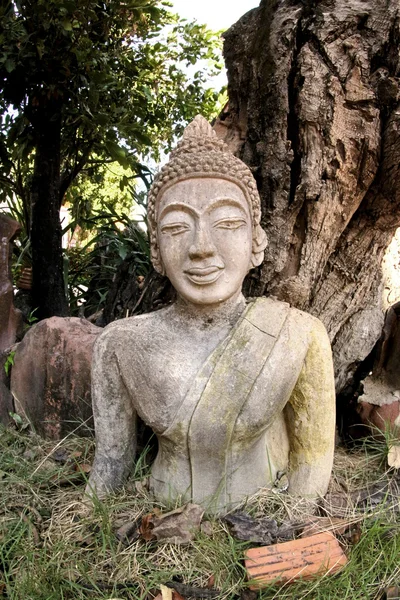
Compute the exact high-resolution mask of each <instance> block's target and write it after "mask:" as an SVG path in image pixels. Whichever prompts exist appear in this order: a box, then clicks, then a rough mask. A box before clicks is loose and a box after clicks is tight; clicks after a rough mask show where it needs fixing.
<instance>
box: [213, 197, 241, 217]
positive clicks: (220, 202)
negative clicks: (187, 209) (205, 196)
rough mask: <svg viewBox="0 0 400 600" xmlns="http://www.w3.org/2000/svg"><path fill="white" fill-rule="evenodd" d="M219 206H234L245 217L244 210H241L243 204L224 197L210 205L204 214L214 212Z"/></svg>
mask: <svg viewBox="0 0 400 600" xmlns="http://www.w3.org/2000/svg"><path fill="white" fill-rule="evenodd" d="M220 206H234V207H235V208H238V209H239V210H240V211H241V212H242V213H244V214H245V215H247V213H246V211H245V209H244V208H243V204H242V203H241V202H239V201H238V200H235V199H234V198H226V197H223V198H216V199H215V200H214V201H213V202H212V203H211V204H210V206H208V207H207V210H206V212H211V211H212V210H215V209H216V208H219V207H220Z"/></svg>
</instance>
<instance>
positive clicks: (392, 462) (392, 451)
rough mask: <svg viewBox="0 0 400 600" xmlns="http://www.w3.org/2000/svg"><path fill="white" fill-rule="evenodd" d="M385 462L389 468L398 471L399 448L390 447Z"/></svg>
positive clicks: (399, 467) (399, 464)
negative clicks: (386, 461)
mask: <svg viewBox="0 0 400 600" xmlns="http://www.w3.org/2000/svg"><path fill="white" fill-rule="evenodd" d="M387 460H388V465H389V467H393V468H394V469H400V446H390V448H389V452H388V458H387Z"/></svg>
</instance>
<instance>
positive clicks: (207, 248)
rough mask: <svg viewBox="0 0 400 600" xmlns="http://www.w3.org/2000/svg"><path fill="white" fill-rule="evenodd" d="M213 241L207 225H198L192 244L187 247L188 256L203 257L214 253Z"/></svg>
mask: <svg viewBox="0 0 400 600" xmlns="http://www.w3.org/2000/svg"><path fill="white" fill-rule="evenodd" d="M215 252H216V249H215V246H214V242H213V240H212V237H211V235H210V232H209V230H208V228H207V227H198V228H197V229H196V232H195V237H194V240H193V243H192V245H191V246H190V248H189V257H190V258H205V257H207V256H212V255H213V254H215Z"/></svg>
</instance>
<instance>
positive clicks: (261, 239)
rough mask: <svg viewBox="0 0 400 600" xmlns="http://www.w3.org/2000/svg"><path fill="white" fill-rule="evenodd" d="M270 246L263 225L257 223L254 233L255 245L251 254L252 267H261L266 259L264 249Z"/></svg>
mask: <svg viewBox="0 0 400 600" xmlns="http://www.w3.org/2000/svg"><path fill="white" fill-rule="evenodd" d="M267 246H268V239H267V234H266V233H265V231H264V229H263V228H262V227H261V225H257V228H256V230H255V231H254V234H253V247H252V255H251V261H250V263H251V269H254V267H259V266H260V265H261V263H262V261H263V260H264V250H265V248H266V247H267Z"/></svg>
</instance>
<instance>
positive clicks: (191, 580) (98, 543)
mask: <svg viewBox="0 0 400 600" xmlns="http://www.w3.org/2000/svg"><path fill="white" fill-rule="evenodd" d="M54 448H55V445H54V443H53V444H52V443H50V442H45V441H43V440H42V439H41V438H38V437H37V436H35V435H34V434H32V433H30V432H28V431H23V432H18V431H15V430H12V429H7V430H6V429H0V598H1V596H2V595H3V596H4V597H5V598H8V599H10V600H29V599H32V600H53V599H54V600H60V599H62V600H69V599H73V600H79V599H86V598H93V599H96V600H102V599H104V600H105V599H110V598H121V599H122V598H126V599H128V600H129V599H132V600H133V599H134V600H147V599H148V598H152V597H153V596H154V594H155V593H156V591H157V590H159V586H160V584H165V583H167V582H168V581H171V580H173V579H174V578H175V579H176V580H178V581H180V582H181V583H184V584H188V585H191V586H194V587H206V586H207V584H208V582H209V581H210V578H211V577H212V578H213V581H214V583H213V586H214V587H215V588H217V589H218V590H219V596H218V597H219V598H221V599H222V600H223V599H232V600H233V599H237V598H241V597H243V598H244V597H245V595H244V592H245V590H246V589H247V586H246V575H245V571H244V567H243V551H244V550H245V549H246V548H248V547H250V546H251V545H252V544H250V543H247V542H240V541H238V540H236V539H234V538H233V537H232V536H231V535H230V534H229V531H228V528H227V526H226V524H224V523H223V522H222V521H220V520H218V519H214V520H212V521H211V526H212V535H206V534H204V533H201V532H200V533H199V534H198V535H197V537H196V539H195V540H194V541H193V542H192V543H191V544H188V545H186V546H174V545H171V544H161V543H153V542H151V543H149V542H148V543H145V542H144V541H142V540H138V541H135V542H134V543H132V544H131V545H129V546H126V545H124V544H123V543H122V542H120V541H118V539H117V538H116V536H115V531H116V530H117V529H118V527H120V526H121V525H123V524H124V523H127V522H132V521H134V520H136V519H139V518H140V517H141V516H142V515H144V514H146V513H148V512H151V511H152V509H154V507H155V506H156V503H155V502H154V501H153V500H152V499H151V497H149V496H148V495H147V493H146V492H145V491H144V490H143V489H142V488H141V487H140V486H137V485H136V482H137V481H140V480H141V479H142V478H143V477H144V476H145V474H146V465H145V462H146V461H145V459H142V461H141V463H140V464H139V467H138V469H137V472H136V473H135V475H134V476H133V477H132V478H131V480H130V481H129V483H128V484H127V486H126V488H125V490H124V492H121V493H120V494H119V495H117V496H115V497H111V498H109V499H108V500H107V502H106V503H104V504H98V505H96V506H95V507H94V509H92V510H90V509H88V507H87V505H86V504H84V503H82V495H83V490H84V486H85V480H86V477H87V475H85V465H87V464H90V462H91V460H92V458H93V451H94V444H93V441H92V440H91V439H82V438H76V437H69V438H68V439H66V440H65V441H64V442H63V443H62V444H60V445H59V446H58V447H57V449H56V451H55V452H53V450H54ZM386 452H387V450H386V445H385V444H384V443H382V444H378V445H376V444H375V446H374V447H363V448H358V449H357V450H354V451H352V452H351V453H347V452H345V451H344V450H342V449H338V450H337V452H336V458H335V468H334V474H333V477H332V481H331V485H330V495H329V496H328V497H327V499H326V500H325V501H321V502H322V504H323V508H324V511H325V514H326V513H328V514H329V512H331V514H332V515H337V514H339V513H340V514H341V516H343V517H344V518H346V519H349V520H352V521H353V522H355V523H359V525H358V529H357V531H358V533H357V535H356V536H355V537H354V539H343V540H342V542H343V543H344V545H345V547H346V552H347V553H348V556H349V559H350V560H349V563H348V565H347V567H346V568H345V569H344V570H343V571H342V572H341V573H340V574H338V575H335V576H333V577H322V578H319V579H318V580H316V581H311V582H310V581H308V582H297V583H293V584H290V585H286V586H270V587H268V588H265V589H264V590H262V591H260V592H259V593H258V598H260V599H273V598H279V599H284V598H293V599H294V598H295V599H296V600H301V599H303V598H308V599H313V600H314V599H315V600H317V599H318V600H319V599H321V600H322V599H323V600H328V599H329V600H336V599H337V600H345V599H350V598H351V599H352V600H356V599H363V600H365V599H371V600H375V599H376V600H377V599H378V598H379V597H380V596H381V593H382V591H383V590H384V588H386V587H387V586H389V585H395V584H399V583H400V520H399V498H398V496H397V495H396V493H397V492H396V493H395V491H396V490H397V487H396V486H397V479H396V472H394V471H392V472H387V471H386V470H385V456H386ZM388 482H390V486H391V487H390V493H389V492H388V493H387V494H386V495H385V492H383V493H382V491H381V492H380V493H379V494H378V495H377V496H376V497H375V499H374V490H375V489H376V486H377V485H378V487H379V485H380V484H382V486H383V487H382V489H384V486H385V485H387V484H388ZM369 485H370V486H372V487H371V497H370V498H368V497H367V498H365V501H364V504H363V509H362V510H361V509H360V508H358V507H357V506H356V501H355V500H354V499H355V498H356V495H355V490H360V489H365V488H366V487H368V486H369ZM382 494H383V495H382ZM340 496H342V497H343V496H344V497H347V499H348V503H347V505H346V506H343V507H340V506H338V505H335V503H334V502H333V503H332V499H333V500H335V498H336V500H337V497H340ZM378 500H379V502H378ZM321 502H320V503H319V505H320V506H319V508H318V507H317V505H316V503H311V502H305V501H301V500H298V499H297V500H296V499H294V498H290V497H289V496H288V495H287V494H285V493H276V492H275V493H272V492H260V493H259V494H257V495H256V496H254V497H253V498H251V499H250V500H249V501H248V503H247V505H246V506H245V507H244V509H245V510H246V511H247V512H249V513H251V514H252V515H253V516H255V517H257V516H266V515H267V516H270V517H274V518H275V519H276V520H277V521H278V523H284V522H287V521H288V520H292V521H293V520H301V521H304V520H305V519H306V517H307V515H311V514H313V513H315V512H316V510H317V509H318V510H321ZM158 507H159V508H163V507H162V506H160V505H158Z"/></svg>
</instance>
